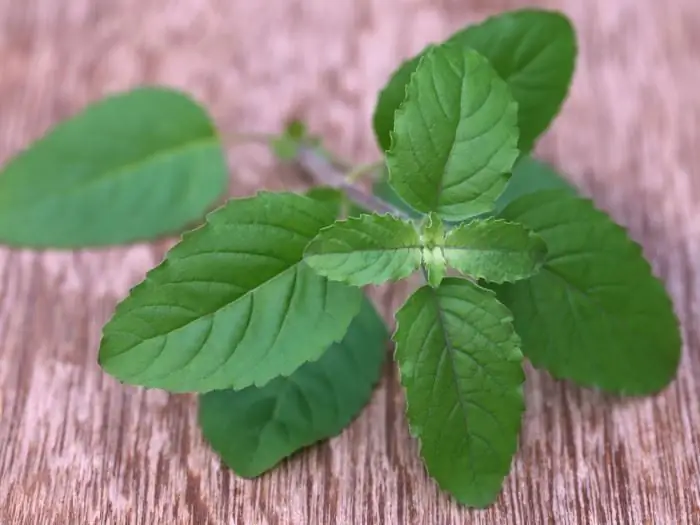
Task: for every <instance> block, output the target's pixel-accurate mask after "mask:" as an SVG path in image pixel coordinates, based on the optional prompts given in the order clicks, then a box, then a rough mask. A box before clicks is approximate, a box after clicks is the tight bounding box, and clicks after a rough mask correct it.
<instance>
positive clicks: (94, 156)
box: [0, 87, 228, 248]
mask: <svg viewBox="0 0 700 525" xmlns="http://www.w3.org/2000/svg"><path fill="white" fill-rule="evenodd" d="M227 182H228V174H227V168H226V162H225V158H224V156H223V154H222V149H221V145H220V143H219V138H218V136H217V133H216V130H215V129H214V126H213V124H212V123H211V121H210V120H209V117H208V116H207V114H206V112H205V110H204V109H202V108H201V107H200V106H199V105H197V104H196V103H195V102H194V101H193V100H192V99H190V98H189V97H188V96H186V95H185V94H183V93H179V92H177V91H173V90H170V89H164V88H152V87H148V88H138V89H135V90H133V91H130V92H127V93H122V94H118V95H113V96H110V97H107V98H106V99H104V100H102V101H100V102H97V103H95V104H92V105H90V106H88V107H87V108H86V109H85V110H83V111H82V112H80V113H79V114H78V115H75V116H74V117H72V118H70V119H68V120H66V121H64V122H62V123H60V124H58V125H57V126H56V127H55V128H53V129H52V130H51V131H50V132H49V133H48V134H47V135H46V136H44V137H43V138H41V139H40V140H38V141H37V142H35V143H34V144H33V145H32V146H30V147H29V148H28V149H27V150H25V151H24V152H22V153H20V154H19V155H18V156H16V157H15V158H14V159H12V160H11V161H10V162H9V164H8V165H7V166H6V167H5V169H4V171H3V172H2V173H1V174H0V243H7V244H10V245H16V246H28V247H37V248H42V247H43V248H46V247H53V248H75V247H83V246H103V245H109V244H120V243H127V242H133V241H137V240H144V239H150V238H154V237H158V236H161V235H165V234H171V233H175V232H179V231H180V230H181V229H182V228H185V227H186V226H188V225H190V224H192V223H193V222H194V221H197V220H199V219H200V218H202V217H203V216H204V214H205V213H206V211H207V209H209V208H210V207H211V206H212V205H213V204H214V202H215V201H216V199H217V198H218V197H219V196H220V195H222V194H223V193H224V191H225V190H226V185H227Z"/></svg>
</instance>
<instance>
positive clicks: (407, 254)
mask: <svg viewBox="0 0 700 525" xmlns="http://www.w3.org/2000/svg"><path fill="white" fill-rule="evenodd" d="M304 261H305V262H306V264H308V265H309V266H310V267H311V268H313V269H314V270H315V271H316V272H317V273H318V274H320V275H323V276H324V277H328V278H329V279H331V280H333V281H344V282H346V283H348V284H352V285H355V286H364V285H366V284H381V283H384V282H386V281H397V280H399V279H404V278H406V277H408V276H409V275H411V274H412V273H413V272H414V271H416V269H418V268H419V267H420V263H421V243H420V236H419V235H418V231H416V228H415V227H414V226H413V224H411V223H410V222H405V221H402V220H401V219H397V218H396V217H393V216H391V215H376V214H375V215H361V216H360V217H359V218H351V219H348V220H345V221H339V222H336V223H335V224H333V225H331V226H329V227H327V228H324V229H323V230H321V232H320V233H319V234H318V235H317V236H316V238H315V239H313V240H312V241H311V243H309V245H308V246H307V248H306V251H305V252H304Z"/></svg>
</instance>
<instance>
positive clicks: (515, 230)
mask: <svg viewBox="0 0 700 525" xmlns="http://www.w3.org/2000/svg"><path fill="white" fill-rule="evenodd" d="M546 254H547V246H546V245H545V243H544V241H543V240H542V238H541V237H540V236H538V235H535V234H534V233H532V232H531V231H529V230H527V229H526V228H524V227H523V226H522V225H520V224H516V223H513V222H507V221H504V220H500V219H485V220H474V221H472V222H469V223H466V224H462V225H460V226H458V227H457V228H455V229H454V230H451V231H450V232H449V233H448V235H447V238H446V239H445V259H446V260H447V265H448V266H450V267H452V268H455V269H456V270H459V271H460V272H462V273H464V274H466V275H469V276H471V277H475V278H477V279H484V280H486V281H490V282H494V283H501V282H504V281H517V280H519V279H525V278H527V277H530V276H532V275H534V274H535V273H537V271H538V270H539V269H540V267H541V266H542V262H543V261H544V258H545V255H546Z"/></svg>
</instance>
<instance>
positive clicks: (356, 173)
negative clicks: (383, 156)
mask: <svg viewBox="0 0 700 525" xmlns="http://www.w3.org/2000/svg"><path fill="white" fill-rule="evenodd" d="M383 166H384V161H377V162H372V163H371V164H360V165H359V166H356V167H354V168H352V169H351V170H350V171H348V173H347V174H346V175H345V180H346V181H348V182H351V183H352V182H357V181H358V180H360V179H361V178H362V177H364V176H365V175H367V174H368V173H372V172H374V171H377V170H378V169H380V168H382V167H383Z"/></svg>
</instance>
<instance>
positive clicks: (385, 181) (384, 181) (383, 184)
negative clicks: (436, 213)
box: [372, 172, 423, 219]
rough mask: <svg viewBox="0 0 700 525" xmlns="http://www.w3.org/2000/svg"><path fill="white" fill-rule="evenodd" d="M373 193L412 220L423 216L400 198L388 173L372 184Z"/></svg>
mask: <svg viewBox="0 0 700 525" xmlns="http://www.w3.org/2000/svg"><path fill="white" fill-rule="evenodd" d="M372 193H373V194H374V195H375V196H377V197H379V198H380V199H382V200H383V201H384V202H387V203H389V204H391V205H392V206H394V208H397V209H398V210H400V211H402V212H403V213H405V214H406V215H408V216H409V217H410V218H412V219H417V218H419V217H422V216H423V214H422V213H419V212H417V211H416V210H414V209H413V208H411V207H410V206H409V205H408V204H406V202H404V200H403V199H402V198H401V197H399V196H398V194H397V193H396V192H395V191H394V188H392V187H391V184H389V174H388V173H386V172H385V173H384V174H383V175H382V176H380V177H379V178H378V179H377V180H375V181H374V183H373V184H372Z"/></svg>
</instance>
